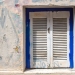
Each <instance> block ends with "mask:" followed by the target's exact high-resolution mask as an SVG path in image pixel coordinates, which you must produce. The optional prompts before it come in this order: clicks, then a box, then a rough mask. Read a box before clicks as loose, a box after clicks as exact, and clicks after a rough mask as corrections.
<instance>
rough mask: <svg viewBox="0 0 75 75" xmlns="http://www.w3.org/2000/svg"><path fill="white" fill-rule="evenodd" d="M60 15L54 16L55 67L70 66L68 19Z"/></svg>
mask: <svg viewBox="0 0 75 75" xmlns="http://www.w3.org/2000/svg"><path fill="white" fill-rule="evenodd" d="M56 14H57V15H58V13H56ZM60 14H61V13H59V15H60ZM59 15H58V17H55V16H54V17H53V62H54V65H53V67H68V66H69V65H68V61H67V60H68V56H69V54H68V45H67V44H68V38H67V36H68V35H67V34H68V29H67V21H68V19H67V17H66V16H65V17H62V16H63V14H62V16H61V17H60V16H59Z"/></svg>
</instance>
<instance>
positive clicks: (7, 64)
mask: <svg viewBox="0 0 75 75" xmlns="http://www.w3.org/2000/svg"><path fill="white" fill-rule="evenodd" d="M37 1H39V2H37ZM36 4H37V5H51V6H52V5H61V6H71V5H72V6H73V5H75V2H74V0H0V70H2V71H3V70H16V71H19V70H20V71H23V51H24V49H23V41H24V40H23V25H24V23H23V7H22V6H23V5H36ZM74 28H75V27H74ZM74 50H75V48H74Z"/></svg>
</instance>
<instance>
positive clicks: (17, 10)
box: [0, 0, 23, 71]
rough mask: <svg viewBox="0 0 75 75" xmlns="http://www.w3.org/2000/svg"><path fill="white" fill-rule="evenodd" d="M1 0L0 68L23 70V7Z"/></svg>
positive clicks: (7, 0)
mask: <svg viewBox="0 0 75 75" xmlns="http://www.w3.org/2000/svg"><path fill="white" fill-rule="evenodd" d="M18 1H19V0H11V1H10V0H0V70H15V71H17V70H23V24H22V8H21V6H19V5H15V4H16V3H18Z"/></svg>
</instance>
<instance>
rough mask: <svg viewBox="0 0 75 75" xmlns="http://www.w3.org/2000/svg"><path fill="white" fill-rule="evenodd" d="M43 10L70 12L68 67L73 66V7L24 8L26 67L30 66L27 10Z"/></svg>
mask: <svg viewBox="0 0 75 75" xmlns="http://www.w3.org/2000/svg"><path fill="white" fill-rule="evenodd" d="M42 11H43V12H44V11H69V12H70V19H69V24H70V33H69V38H70V44H69V49H70V53H69V61H70V68H73V67H74V63H73V8H26V68H30V20H29V12H42Z"/></svg>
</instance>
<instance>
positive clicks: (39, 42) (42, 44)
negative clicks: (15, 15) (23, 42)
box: [32, 14, 47, 68]
mask: <svg viewBox="0 0 75 75" xmlns="http://www.w3.org/2000/svg"><path fill="white" fill-rule="evenodd" d="M39 15H40V14H39ZM44 16H45V15H44ZM44 16H43V17H42V16H39V17H38V16H37V15H35V16H33V18H32V26H33V28H32V32H33V35H32V37H33V38H32V40H33V42H32V44H33V61H32V62H33V63H32V64H33V66H32V68H47V17H44Z"/></svg>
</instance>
